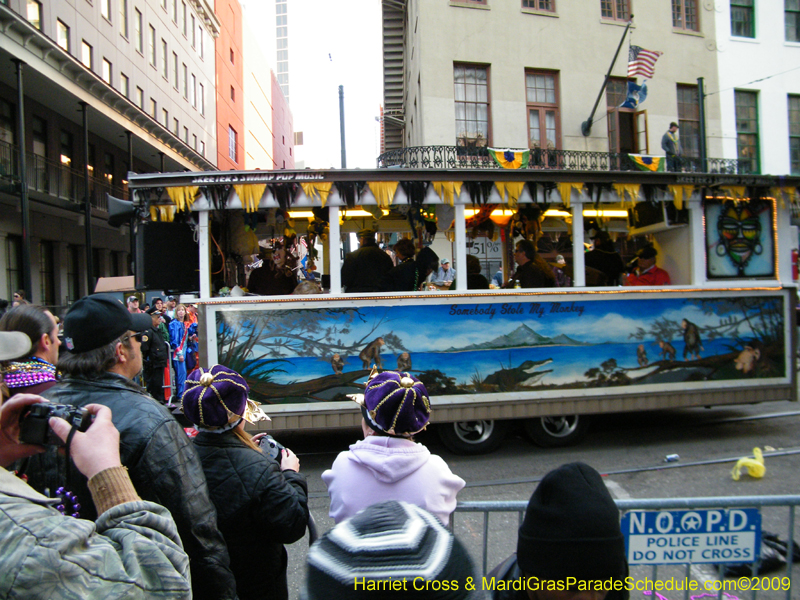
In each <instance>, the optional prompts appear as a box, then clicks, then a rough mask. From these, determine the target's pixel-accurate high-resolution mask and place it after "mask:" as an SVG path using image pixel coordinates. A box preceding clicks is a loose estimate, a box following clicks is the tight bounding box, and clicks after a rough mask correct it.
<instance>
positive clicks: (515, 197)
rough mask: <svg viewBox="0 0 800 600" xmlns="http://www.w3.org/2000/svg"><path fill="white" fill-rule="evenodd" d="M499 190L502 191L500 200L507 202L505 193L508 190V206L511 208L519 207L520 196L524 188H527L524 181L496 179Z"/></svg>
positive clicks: (495, 183)
mask: <svg viewBox="0 0 800 600" xmlns="http://www.w3.org/2000/svg"><path fill="white" fill-rule="evenodd" d="M494 185H495V187H496V188H497V191H498V192H499V193H500V201H501V202H505V200H504V198H505V194H506V192H508V207H509V208H511V209H515V208H517V203H518V202H519V197H520V196H521V195H522V190H523V189H524V188H525V182H524V181H495V182H494Z"/></svg>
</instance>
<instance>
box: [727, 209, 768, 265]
mask: <svg viewBox="0 0 800 600" xmlns="http://www.w3.org/2000/svg"><path fill="white" fill-rule="evenodd" d="M758 212H759V211H758V210H757V205H754V203H751V202H748V203H745V202H740V203H734V202H726V203H725V206H724V207H723V209H722V211H721V212H720V214H719V218H718V219H717V233H718V234H719V242H718V243H717V248H716V253H717V256H727V257H728V259H730V261H731V262H732V263H733V265H734V266H735V267H736V269H737V271H738V275H739V276H743V275H744V274H745V273H744V269H745V267H746V266H747V263H748V262H750V259H752V258H753V256H758V255H759V254H761V252H762V250H763V247H762V245H761V221H760V219H759V216H758Z"/></svg>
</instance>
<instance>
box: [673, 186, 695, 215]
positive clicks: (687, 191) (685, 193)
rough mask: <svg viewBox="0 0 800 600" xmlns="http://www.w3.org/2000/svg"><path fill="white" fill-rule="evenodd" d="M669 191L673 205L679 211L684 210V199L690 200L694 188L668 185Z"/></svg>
mask: <svg viewBox="0 0 800 600" xmlns="http://www.w3.org/2000/svg"><path fill="white" fill-rule="evenodd" d="M667 189H669V191H670V193H671V194H672V203H673V204H674V205H675V208H677V209H678V210H683V207H684V201H683V200H684V198H686V199H687V200H688V199H689V197H690V196H691V195H692V192H693V191H694V188H693V187H692V186H690V185H668V186H667Z"/></svg>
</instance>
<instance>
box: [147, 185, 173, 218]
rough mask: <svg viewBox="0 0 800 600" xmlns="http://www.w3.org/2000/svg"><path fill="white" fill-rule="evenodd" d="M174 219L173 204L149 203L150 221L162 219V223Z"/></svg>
mask: <svg viewBox="0 0 800 600" xmlns="http://www.w3.org/2000/svg"><path fill="white" fill-rule="evenodd" d="M170 189H171V188H170ZM159 217H160V218H159ZM174 219H175V207H174V206H172V205H169V204H158V205H152V204H151V205H150V220H151V221H162V222H164V223H172V221H173V220H174Z"/></svg>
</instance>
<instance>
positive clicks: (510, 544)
mask: <svg viewBox="0 0 800 600" xmlns="http://www.w3.org/2000/svg"><path fill="white" fill-rule="evenodd" d="M799 427H800V405H798V404H796V403H791V402H773V403H764V404H758V405H742V406H727V407H719V408H713V409H706V408H692V409H678V410H670V411H654V412H640V413H626V414H620V415H604V416H599V417H595V418H594V419H593V422H592V427H591V430H590V432H589V434H588V435H587V437H586V438H585V439H584V440H583V441H582V442H581V443H580V444H578V445H577V446H574V447H569V448H550V449H544V448H539V447H537V446H535V445H533V444H532V443H531V442H529V441H528V440H527V439H526V438H525V436H524V434H523V433H522V432H521V431H519V432H517V433H516V434H511V435H509V437H508V439H507V440H506V441H505V443H504V444H503V446H502V447H501V448H500V449H499V450H497V451H495V452H493V453H491V454H486V455H481V456H458V455H454V454H452V453H450V452H449V451H447V450H446V449H445V448H444V447H443V446H442V444H441V443H440V442H439V439H438V437H437V435H436V434H435V432H432V431H427V432H424V433H423V434H422V435H421V436H419V437H418V438H417V441H420V442H422V443H424V444H425V445H426V446H428V448H429V449H430V450H431V451H432V452H434V453H436V454H439V455H440V456H442V458H444V460H445V461H446V462H447V463H448V465H449V466H450V468H451V470H452V471H453V472H454V473H456V474H457V475H460V476H461V477H462V478H463V479H465V480H466V481H467V486H466V487H465V488H464V490H462V491H461V492H460V493H459V496H458V499H459V500H460V501H467V500H521V501H527V500H528V499H529V498H530V495H531V493H532V492H533V490H534V489H535V487H536V483H537V482H538V480H540V479H541V477H542V476H544V475H545V474H546V473H547V472H548V471H550V470H552V469H554V468H556V467H558V466H559V465H561V464H564V463H567V462H572V461H578V460H579V461H583V462H586V463H588V464H590V465H592V466H593V467H594V468H596V469H597V470H598V471H600V473H602V474H604V475H605V480H606V483H607V485H608V487H609V489H610V491H611V492H612V495H614V496H616V497H618V498H625V497H630V498H682V497H705V496H749V495H755V496H760V495H776V494H800V476H799V475H798V473H799V472H800V469H799V468H798V467H800V435H798V428H799ZM360 435H361V432H360V430H359V429H349V430H337V431H333V432H329V431H325V432H291V433H289V432H284V433H279V434H277V435H276V437H277V438H278V439H279V441H281V442H282V443H283V444H284V445H286V446H288V447H290V448H292V450H293V451H294V452H296V453H297V455H298V456H299V458H300V467H301V472H303V473H304V474H305V475H306V476H307V477H308V483H309V495H310V501H309V508H310V510H311V513H312V515H313V517H314V519H315V521H316V524H317V527H318V529H319V531H320V532H325V531H327V530H329V529H330V528H331V527H332V526H333V522H332V520H331V519H329V517H328V509H329V501H328V496H327V493H326V489H325V485H324V483H323V482H322V480H321V478H320V475H321V473H322V472H323V471H324V470H325V469H327V468H328V467H330V465H331V464H332V462H333V460H334V458H335V457H336V454H337V453H338V452H340V451H343V450H345V449H346V448H347V446H348V445H349V444H351V443H354V442H355V441H357V440H358V439H359V437H360ZM755 447H759V448H761V449H762V450H763V451H764V453H765V455H766V458H765V464H766V469H767V470H766V474H765V476H764V477H763V478H762V479H753V478H751V477H749V476H748V475H743V476H742V477H741V478H740V480H739V481H734V480H733V479H732V477H731V469H732V468H733V466H734V465H735V463H736V460H737V459H738V458H740V457H743V456H748V455H752V452H753V448H755ZM793 451H796V452H793ZM669 454H677V455H679V457H680V458H679V460H678V461H677V462H672V463H667V462H665V457H666V455H669ZM798 512H800V511H798ZM762 518H763V528H764V529H766V530H769V531H774V532H777V533H779V534H780V535H781V537H785V536H786V530H787V524H788V518H789V517H788V511H787V509H785V508H784V509H764V510H763V511H762ZM454 523H455V525H454V531H455V534H456V535H457V536H458V537H459V539H461V541H462V542H464V543H465V545H466V546H467V549H468V550H469V552H470V554H471V556H472V558H473V561H474V563H475V564H476V566H477V569H478V570H479V571H480V569H481V565H482V561H483V553H482V540H483V520H482V517H481V516H480V515H471V514H469V515H468V514H458V513H456V515H455V520H454ZM518 526H519V520H518V516H517V515H516V514H508V513H505V514H496V515H494V516H492V517H491V518H490V521H489V528H488V529H489V544H488V556H487V564H488V568H489V569H491V568H492V567H494V566H495V565H496V564H498V563H499V562H501V561H502V560H503V559H504V558H506V557H507V556H508V555H509V554H511V553H512V552H514V550H515V546H516V532H517V528H518ZM794 537H795V539H797V540H800V515H796V516H795V534H794ZM307 549H308V538H307V537H306V538H305V539H304V540H301V541H299V542H297V543H295V544H293V545H291V546H289V547H288V550H289V585H290V597H291V598H296V597H297V595H298V591H299V586H300V583H301V582H302V580H303V578H304V574H305V564H304V562H305V556H306V551H307ZM644 569H645V568H644V567H638V568H637V569H635V570H634V572H633V574H634V575H636V576H637V577H644V576H645V575H648V576H650V577H651V578H652V576H653V573H652V569H651V568H650V567H647V568H646V570H644ZM780 574H781V573H779V575H780ZM672 575H675V576H676V577H683V576H684V575H685V573H684V571H683V568H680V569H677V568H672V570H670V569H665V568H663V567H662V568H660V570H659V578H663V577H667V576H672ZM691 575H692V577H693V578H698V577H699V578H703V577H713V576H714V573H711V572H709V570H708V569H707V568H701V569H699V570H698V569H696V568H693V570H692V573H691ZM794 579H795V582H796V584H797V586H796V588H795V589H796V592H794V593H792V597H793V598H800V566H798V567H797V568H795V569H794ZM695 595H696V594H695ZM663 596H664V598H667V599H668V600H677V599H678V598H682V597H683V595H682V593H678V592H672V593H666V592H665V593H664V594H663ZM733 596H736V597H738V598H740V599H741V600H744V599H745V598H751V595H750V593H747V594H743V593H741V592H738V593H733ZM715 597H716V595H715ZM757 597H758V598H765V599H772V598H776V599H777V598H785V597H786V596H785V593H783V592H781V593H779V594H776V593H774V592H769V593H763V592H761V593H759V594H758V596H757ZM631 598H632V600H640V599H641V598H653V597H652V596H647V595H643V594H642V593H641V592H633V593H632V594H631ZM726 600H733V598H731V597H726Z"/></svg>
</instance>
